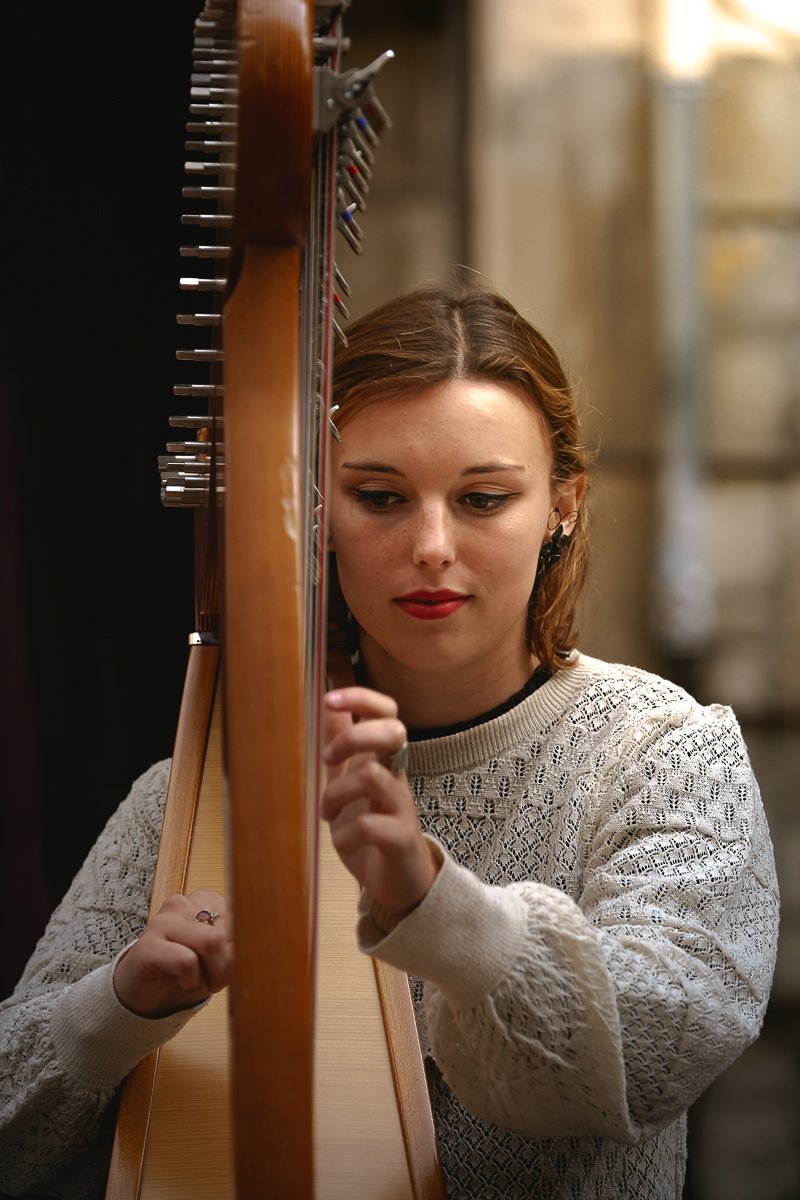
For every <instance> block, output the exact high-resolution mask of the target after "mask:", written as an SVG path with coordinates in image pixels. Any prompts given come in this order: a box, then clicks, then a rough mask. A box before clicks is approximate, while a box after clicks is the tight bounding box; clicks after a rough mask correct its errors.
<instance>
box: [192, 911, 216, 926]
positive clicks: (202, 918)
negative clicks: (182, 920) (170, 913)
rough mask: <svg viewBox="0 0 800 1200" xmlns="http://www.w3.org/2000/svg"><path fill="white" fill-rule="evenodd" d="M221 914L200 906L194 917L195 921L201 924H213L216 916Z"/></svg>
mask: <svg viewBox="0 0 800 1200" xmlns="http://www.w3.org/2000/svg"><path fill="white" fill-rule="evenodd" d="M221 915H222V914H221V913H218V912H210V911H209V909H207V908H201V909H200V912H198V913H195V915H194V919H195V921H199V922H200V924H201V925H213V924H214V922H215V921H216V919H217V917H219V916H221Z"/></svg>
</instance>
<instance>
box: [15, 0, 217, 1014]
mask: <svg viewBox="0 0 800 1200" xmlns="http://www.w3.org/2000/svg"><path fill="white" fill-rule="evenodd" d="M199 7H200V5H199V3H198V2H197V0H191V2H188V0H170V2H169V3H168V4H163V5H159V6H158V7H157V10H155V11H153V12H152V13H151V15H150V17H149V18H148V19H147V21H144V20H143V17H142V13H141V12H139V13H137V14H136V15H128V14H126V13H125V12H124V11H123V10H119V9H117V10H114V11H113V12H112V10H110V9H109V8H108V6H107V5H103V6H101V5H99V4H96V3H94V4H93V3H90V4H88V5H83V6H81V7H80V8H78V9H75V8H69V6H63V5H56V4H55V3H49V4H44V5H42V4H37V5H26V4H23V5H14V6H8V8H7V9H6V10H5V11H4V21H3V25H4V35H5V36H4V43H5V47H4V48H5V53H4V60H5V61H4V68H3V73H2V85H0V86H2V87H3V89H4V90H5V102H4V104H3V106H2V113H3V126H2V133H1V134H0V213H1V214H2V246H3V251H2V270H3V275H4V286H3V289H2V294H3V314H2V322H1V323H0V329H1V330H2V334H1V335H0V336H1V337H2V341H1V342H0V405H2V408H1V409H0V412H1V413H2V448H3V455H2V467H1V468H0V538H1V539H2V540H1V541H0V545H1V546H2V586H0V630H1V631H2V656H1V657H0V731H1V732H0V805H1V807H0V830H2V834H0V858H1V861H0V880H1V881H2V882H1V884H0V886H2V910H0V911H2V914H3V921H2V924H3V947H4V953H3V955H2V956H0V972H2V979H0V996H5V995H7V994H8V993H9V992H10V991H11V990H12V988H13V986H14V983H15V982H16V979H17V977H18V976H19V973H20V971H21V969H22V967H23V966H24V963H25V961H26V960H27V957H28V955H29V954H30V952H31V950H32V949H33V946H34V943H35V941H36V939H37V938H38V936H39V935H40V934H41V932H42V930H43V928H44V925H45V922H46V919H47V917H48V915H49V913H50V911H51V909H52V908H53V906H54V905H55V903H56V902H57V901H58V899H59V898H60V896H61V895H62V893H63V891H64V890H65V889H66V887H67V886H68V884H69V882H70V880H71V879H72V876H73V875H74V873H75V871H76V870H77V868H78V867H79V865H80V863H81V861H82V859H83V857H84V855H85V854H86V852H87V851H88V849H89V848H90V846H91V844H92V843H93V841H94V839H95V837H96V836H97V834H98V832H99V831H100V829H101V827H102V826H103V824H104V823H105V820H106V819H107V817H108V816H109V815H110V814H111V812H112V811H113V810H114V808H116V806H117V804H118V803H119V802H120V800H121V799H122V798H123V797H124V796H125V794H126V793H127V790H128V788H129V786H130V783H131V782H132V780H133V778H134V777H135V776H136V775H137V774H138V773H139V772H140V771H142V770H144V769H145V768H146V767H147V766H149V764H150V763H151V762H153V761H155V760H156V759H158V758H161V757H164V756H166V755H168V754H170V753H171V751H172V740H173V737H174V732H175V726H176V721H177V714H178V706H179V701H180V693H181V687H182V682H183V672H184V668H185V662H186V639H187V635H188V633H189V632H191V629H192V627H193V583H192V554H193V550H192V518H191V516H190V515H189V514H188V513H186V512H178V511H170V510H167V509H165V508H163V507H162V504H161V500H160V492H159V477H158V471H157V456H158V455H159V454H161V453H163V451H164V443H165V441H166V440H167V438H168V437H169V436H170V430H169V426H168V417H169V415H170V413H171V412H182V411H187V410H186V408H185V403H186V402H185V401H184V400H176V399H175V398H173V397H172V386H173V384H174V383H175V382H176V381H177V379H178V377H179V375H178V373H177V372H176V364H175V350H176V349H177V347H178V346H179V345H180V344H181V343H180V340H179V338H180V331H179V330H178V328H177V326H176V322H175V316H176V313H177V312H178V311H179V309H180V307H181V293H180V291H179V288H178V279H179V277H180V275H181V274H182V273H187V271H186V268H185V267H183V268H182V265H181V260H180V257H179V253H178V250H179V246H180V243H181V236H182V235H181V227H180V215H181V212H182V211H183V202H182V200H181V195H180V191H181V186H182V184H183V182H184V180H183V161H184V153H183V141H184V137H185V134H184V123H185V120H186V113H187V104H188V94H189V75H190V71H191V45H192V26H193V21H194V18H195V16H196V14H197V12H198V11H199ZM112 18H113V20H112ZM189 240H190V239H189ZM188 273H191V272H188ZM183 307H186V304H185V300H184V302H183Z"/></svg>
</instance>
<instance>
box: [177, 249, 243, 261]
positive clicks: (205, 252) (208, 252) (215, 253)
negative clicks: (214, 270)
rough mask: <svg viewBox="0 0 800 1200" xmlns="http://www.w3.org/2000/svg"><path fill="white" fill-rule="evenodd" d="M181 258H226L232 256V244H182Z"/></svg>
mask: <svg viewBox="0 0 800 1200" xmlns="http://www.w3.org/2000/svg"><path fill="white" fill-rule="evenodd" d="M179 253H180V256H181V258H218V259H226V258H230V256H231V248H230V246H181V248H180V251H179Z"/></svg>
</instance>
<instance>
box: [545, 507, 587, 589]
mask: <svg viewBox="0 0 800 1200" xmlns="http://www.w3.org/2000/svg"><path fill="white" fill-rule="evenodd" d="M577 519H578V513H577V510H576V511H575V512H571V513H570V514H569V516H568V517H566V518H564V519H562V517H561V509H560V508H554V509H553V510H552V511H551V513H550V515H549V516H548V518H547V528H548V530H549V531H550V535H551V536H550V537H549V538H548V539H547V541H545V542H542V545H541V549H540V550H539V564H538V566H537V568H536V577H537V579H538V578H539V576H540V575H541V574H542V572H543V571H546V570H547V568H548V567H549V566H551V565H552V564H553V563H554V562H557V561H558V560H559V558H561V556H562V554H564V553H565V552H566V551H567V550H568V549H569V544H570V542H571V541H572V534H569V533H565V532H564V524H565V523H566V524H568V525H574V524H575V522H576V521H577Z"/></svg>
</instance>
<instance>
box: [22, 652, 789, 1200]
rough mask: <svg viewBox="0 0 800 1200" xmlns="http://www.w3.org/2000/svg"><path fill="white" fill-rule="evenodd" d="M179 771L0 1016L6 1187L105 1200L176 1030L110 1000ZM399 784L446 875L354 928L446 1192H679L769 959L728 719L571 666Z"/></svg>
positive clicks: (366, 913)
mask: <svg viewBox="0 0 800 1200" xmlns="http://www.w3.org/2000/svg"><path fill="white" fill-rule="evenodd" d="M168 765H169V764H168V763H166V762H165V763H158V764H156V765H155V766H154V767H152V768H150V770H149V771H148V772H146V773H145V774H144V775H143V776H142V777H141V778H140V779H139V780H137V781H136V783H135V784H134V787H133V789H132V791H131V794H130V796H129V797H128V798H127V800H126V801H124V803H123V804H122V805H121V806H120V808H119V810H118V811H117V813H116V814H115V815H114V816H113V817H112V818H111V820H110V821H109V824H108V826H107V827H106V829H105V831H104V832H103V834H102V835H101V837H100V838H99V840H98V842H97V844H96V846H95V847H94V849H93V850H92V852H91V854H90V855H89V857H88V859H87V862H86V863H85V865H84V866H83V868H82V869H81V871H80V873H79V874H78V876H77V877H76V879H75V882H74V884H73V886H72V888H71V889H70V891H69V893H68V894H67V896H66V897H65V899H64V901H63V902H62V904H61V906H60V907H59V909H58V910H57V911H56V913H55V914H54V916H53V918H52V920H51V922H50V924H49V925H48V928H47V930H46V932H45V934H44V936H43V938H42V939H41V941H40V943H39V945H38V946H37V948H36V950H35V951H34V954H33V956H32V959H31V962H30V963H29V965H28V968H27V969H26V972H25V975H24V976H23V979H22V980H21V981H20V984H19V986H18V988H17V990H16V991H15V993H14V995H13V996H12V997H11V998H10V999H9V1000H8V1001H6V1002H5V1003H4V1004H3V1005H2V1006H0V1067H1V1068H2V1076H1V1077H0V1189H2V1188H5V1189H6V1190H9V1191H14V1190H15V1189H16V1190H18V1191H22V1190H24V1189H25V1188H28V1189H31V1190H36V1189H40V1190H46V1189H48V1188H49V1189H50V1190H52V1194H53V1195H56V1196H61V1197H65V1198H70V1200H72V1198H75V1200H91V1198H94V1197H99V1196H102V1192H103V1183H102V1180H103V1177H104V1173H105V1170H106V1166H107V1157H108V1152H109V1146H110V1137H111V1134H112V1132H113V1111H114V1109H113V1103H112V1101H113V1097H114V1093H115V1088H116V1086H117V1085H118V1083H119V1082H120V1081H121V1079H122V1078H123V1077H124V1075H125V1074H126V1073H127V1072H128V1071H129V1070H130V1068H131V1067H132V1066H133V1065H134V1064H135V1062H137V1061H138V1059H139V1058H141V1057H142V1056H143V1055H144V1054H146V1053H148V1052H149V1051H150V1050H151V1049H152V1048H154V1047H155V1046H156V1045H158V1044H160V1043H161V1042H162V1041H164V1040H165V1039H166V1038H168V1037H170V1036H171V1035H172V1034H173V1033H174V1032H176V1031H177V1029H178V1028H180V1027H181V1025H182V1024H183V1023H185V1021H187V1020H189V1019H190V1018H191V1013H181V1014H179V1015H178V1016H177V1017H172V1018H168V1019H166V1020H162V1021H147V1020H144V1019H142V1018H138V1017H135V1016H134V1015H133V1014H131V1013H128V1012H127V1011H126V1010H125V1009H123V1008H122V1007H121V1006H120V1005H119V1003H118V1002H117V1001H116V999H115V997H114V992H113V988H112V987H111V969H112V965H111V964H112V962H113V959H114V958H115V956H116V955H117V954H118V953H119V952H120V951H121V950H122V949H123V948H124V947H125V946H126V945H127V944H128V943H129V942H130V940H131V939H132V938H133V937H135V936H136V934H137V933H138V931H139V930H140V929H141V927H142V924H143V923H144V921H145V919H146V913H147V899H148V893H149V887H150V880H151V876H152V870H153V863H154V858H155V852H156V845H157V838H158V830H159V826H160V819H161V808H162V804H163V797H164V793H165V790H166V781H167V773H168ZM409 775H410V780H411V786H412V791H413V794H414V796H415V798H416V802H417V808H418V812H419V815H420V820H421V822H422V826H423V828H424V830H425V831H426V832H427V833H428V834H429V835H431V836H433V837H435V838H436V839H437V840H438V842H439V843H440V845H441V846H442V847H443V848H444V850H445V862H444V866H443V869H442V871H441V873H440V875H439V877H438V879H437V881H436V883H435V885H434V887H433V888H432V890H431V892H430V893H429V895H428V896H427V897H426V899H425V900H424V902H423V903H422V904H421V905H420V906H419V907H418V908H417V909H416V910H415V911H414V912H413V913H411V914H410V915H409V916H408V917H406V918H405V919H404V920H403V921H401V922H399V923H393V922H392V921H391V920H389V919H388V917H387V915H386V914H385V913H381V912H378V911H375V909H374V907H373V906H371V905H370V902H369V899H368V897H364V898H363V899H362V903H361V906H360V908H361V912H360V915H359V918H358V937H359V940H360V944H361V946H362V948H363V949H364V950H365V951H367V952H369V953H373V954H377V955H379V956H380V957H381V958H384V959H385V960H387V961H389V962H391V963H394V964H395V965H396V966H399V967H401V968H402V969H404V970H406V971H408V972H409V973H411V974H412V975H413V976H414V977H415V981H416V982H415V993H416V996H417V1002H418V1013H419V1020H420V1033H421V1037H422V1040H423V1045H424V1046H425V1047H426V1048H427V1047H430V1054H431V1057H430V1058H429V1059H428V1065H429V1080H430V1084H431V1090H432V1099H433V1105H434V1112H435V1115H436V1121H437V1127H438V1132H439V1138H440V1143H441V1149H442V1157H443V1162H444V1167H445V1175H446V1180H447V1190H448V1198H449V1200H493V1198H497V1200H501V1198H502V1200H517V1198H519V1200H522V1198H525V1200H533V1198H534V1197H535V1198H537V1200H540V1198H542V1197H550V1198H553V1200H556V1198H558V1200H562V1198H563V1200H576V1198H584V1197H585V1198H589V1197H591V1198H593V1200H598V1198H601V1197H602V1198H607V1200H612V1198H613V1200H622V1198H625V1197H630V1198H631V1200H667V1198H669V1200H677V1198H678V1197H680V1194H681V1188H682V1181H683V1175H684V1165H685V1113H686V1110H687V1108H688V1107H689V1105H690V1104H691V1103H692V1102H693V1100H694V1099H695V1098H696V1097H697V1096H698V1095H699V1094H700V1092H702V1090H703V1089H704V1088H705V1087H706V1086H707V1085H708V1083H709V1082H710V1081H711V1080H712V1079H713V1078H714V1077H715V1076H716V1075H717V1074H719V1072H721V1071H722V1070H724V1069H725V1067H727V1066H728V1065H729V1064H730V1063H731V1062H732V1061H733V1060H734V1059H735V1058H736V1057H737V1055H739V1054H740V1053H741V1051H742V1050H743V1049H744V1048H745V1047H746V1046H747V1045H748V1044H749V1043H750V1042H752V1041H753V1039H754V1038H755V1037H756V1036H757V1035H758V1032H759V1029H760V1027H761V1022H762V1019H763V1015H764V1009H765V1006H766V1003H767V999H768V995H769V988H770V984H771V980H772V972H773V968H774V962H775V948H776V939H777V924H778V891H777V884H776V880H775V871H774V863H773V856H772V848H771V844H770V840H769V833H768V830H767V825H766V820H765V817H764V813H763V809H762V806H761V801H760V797H759V793H758V788H757V785H756V783H755V781H754V779H753V775H752V771H751V769H750V765H749V762H748V758H747V752H746V749H745V747H744V744H743V741H742V737H741V733H740V731H739V728H738V725H737V723H736V720H735V718H734V716H733V714H732V713H731V711H730V710H729V709H727V708H723V707H720V706H710V707H706V708H704V707H701V706H699V705H698V704H696V703H695V702H694V701H693V700H692V699H690V698H689V697H688V696H687V695H686V694H685V693H683V692H681V691H680V690H679V689H677V688H676V687H674V686H673V685H671V684H669V683H666V682H665V681H663V680H661V679H658V678H657V677H655V676H653V675H649V674H647V673H645V672H642V671H639V670H636V669H633V668H630V667H622V666H609V665H608V664H605V663H600V662H598V661H596V660H593V659H590V658H587V657H586V656H581V657H579V658H578V661H577V664H576V665H575V666H573V667H571V668H569V669H566V670H563V671H560V672H559V673H558V674H557V675H556V676H555V677H554V678H553V679H552V680H550V681H549V682H548V683H547V684H545V685H544V686H543V687H541V688H540V689H539V690H538V691H536V692H534V693H533V695H531V696H529V697H528V698H527V699H526V700H524V701H523V702H522V703H521V704H519V705H518V706H517V707H516V708H514V709H512V710H511V711H510V712H508V713H506V714H504V715H503V716H500V717H498V718H496V719H495V720H492V721H489V722H486V723H484V724H482V725H478V726H476V727H474V728H472V729H468V730H466V731H464V732H461V733H456V734H451V735H449V736H447V737H442V738H433V739H430V740H427V741H421V742H416V743H413V744H412V746H411V760H410V771H409ZM392 926H394V927H392ZM387 930H388V932H387ZM423 981H425V982H423ZM354 1200H355V1198H354Z"/></svg>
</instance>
